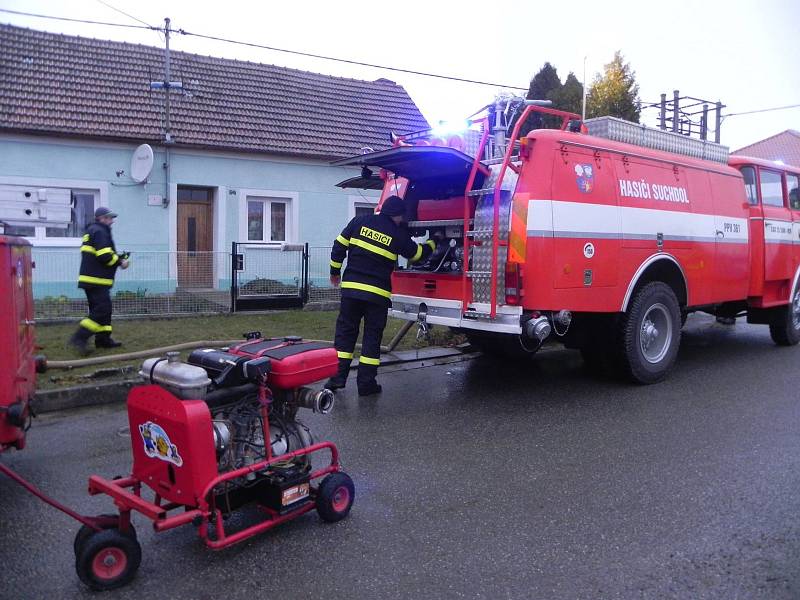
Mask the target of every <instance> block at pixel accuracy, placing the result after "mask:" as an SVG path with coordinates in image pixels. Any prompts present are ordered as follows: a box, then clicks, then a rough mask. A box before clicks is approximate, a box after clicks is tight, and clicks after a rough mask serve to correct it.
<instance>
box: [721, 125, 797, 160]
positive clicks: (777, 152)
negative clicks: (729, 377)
mask: <svg viewBox="0 0 800 600" xmlns="http://www.w3.org/2000/svg"><path fill="white" fill-rule="evenodd" d="M732 154H742V155H745V156H753V157H755V158H764V159H766V160H781V161H783V162H784V163H786V164H787V165H794V166H796V167H800V131H795V130H794V129H787V130H786V131H783V132H781V133H778V134H776V135H773V136H772V137H768V138H767V139H765V140H761V141H760V142H756V143H755V144H750V145H749V146H745V147H744V148H739V149H738V150H736V151H735V152H733V153H732Z"/></svg>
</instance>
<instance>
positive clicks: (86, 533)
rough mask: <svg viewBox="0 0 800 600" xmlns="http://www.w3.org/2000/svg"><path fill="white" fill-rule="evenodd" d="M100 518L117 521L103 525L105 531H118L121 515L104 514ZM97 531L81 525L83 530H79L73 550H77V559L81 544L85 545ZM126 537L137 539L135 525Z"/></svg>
mask: <svg viewBox="0 0 800 600" xmlns="http://www.w3.org/2000/svg"><path fill="white" fill-rule="evenodd" d="M98 517H104V518H105V517H107V518H108V519H114V520H115V522H114V523H113V524H112V523H111V522H109V523H108V524H107V525H103V529H116V528H117V524H116V523H117V521H118V520H119V515H110V514H104V515H98ZM95 531H96V530H95V529H92V528H91V527H88V526H87V525H81V528H80V529H79V530H78V533H76V534H75V542H74V543H73V548H74V550H75V556H76V557H77V556H78V548H80V546H81V544H83V542H84V541H85V540H86V538H88V537H89V536H90V535H92V534H93V533H94V532H95ZM126 535H128V536H129V537H131V538H133V539H134V540H135V539H136V529H134V528H133V524H131V526H130V529H128V531H127V533H126Z"/></svg>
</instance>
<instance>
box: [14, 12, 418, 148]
mask: <svg viewBox="0 0 800 600" xmlns="http://www.w3.org/2000/svg"><path fill="white" fill-rule="evenodd" d="M170 62H171V72H172V76H171V77H170V79H172V80H173V81H181V82H182V83H183V87H184V90H185V92H184V93H179V92H171V93H170V123H171V127H170V128H171V130H172V136H173V139H174V140H175V143H176V145H188V146H193V147H204V148H214V149H227V150H240V151H247V152H263V153H278V154H286V155H294V156H305V157H317V158H325V159H328V158H339V157H345V156H351V155H354V154H358V153H359V150H360V149H361V148H362V147H364V146H369V147H370V148H372V149H374V150H380V149H384V148H388V147H389V146H390V142H389V132H390V131H396V132H409V131H416V130H419V129H424V128H427V127H428V123H427V122H426V121H425V118H424V117H423V116H422V114H421V113H420V112H419V109H418V108H417V107H416V105H415V104H414V102H413V101H412V100H411V98H410V97H409V96H408V94H407V93H406V91H405V90H404V89H403V88H402V87H401V86H399V85H397V84H396V83H394V82H391V81H388V80H386V79H378V80H377V81H359V80H356V79H346V78H343V77H332V76H329V75H320V74H318V73H309V72H307V71H298V70H296V69H288V68H285V67H276V66H273V65H265V64H259V63H251V62H244V61H239V60H231V59H225V58H214V57H208V56H200V55H197V54H188V53H185V52H172V53H171V60H170ZM163 73H164V50H163V48H156V47H151V46H143V45H139V44H128V43H122V42H111V41H104V40H95V39H90V38H82V37H76V36H68V35H60V34H54V33H48V32H44V31H35V30H31V29H26V28H21V27H14V26H11V25H3V24H0V131H15V132H27V133H40V134H51V135H53V134H54V135H62V136H70V137H72V136H79V137H85V136H90V137H95V138H105V139H114V140H124V141H135V142H139V143H141V142H159V141H160V140H163V130H162V123H163V118H164V92H163V91H150V85H149V84H150V82H151V81H157V80H162V79H163Z"/></svg>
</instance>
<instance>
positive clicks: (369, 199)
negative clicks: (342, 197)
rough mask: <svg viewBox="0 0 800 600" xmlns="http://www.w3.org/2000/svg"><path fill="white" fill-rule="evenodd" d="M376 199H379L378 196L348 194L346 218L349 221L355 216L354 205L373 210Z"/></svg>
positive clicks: (376, 202)
mask: <svg viewBox="0 0 800 600" xmlns="http://www.w3.org/2000/svg"><path fill="white" fill-rule="evenodd" d="M378 200H380V196H348V197H347V202H348V207H347V220H348V221H349V220H350V219H352V218H353V217H355V216H356V207H358V208H371V209H373V210H375V207H376V206H377V205H378Z"/></svg>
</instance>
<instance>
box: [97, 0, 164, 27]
mask: <svg viewBox="0 0 800 600" xmlns="http://www.w3.org/2000/svg"><path fill="white" fill-rule="evenodd" d="M97 1H98V2H99V3H100V4H102V5H103V6H107V7H108V8H110V9H111V10H115V11H117V12H118V13H119V14H121V15H125V16H126V17H128V18H129V19H133V20H134V21H137V22H138V23H141V24H142V25H147V26H148V27H150V29H155V28H154V27H152V26H151V25H150V23H145V22H144V21H142V20H141V19H137V18H136V17H134V16H133V15H129V14H128V13H126V12H125V11H124V10H120V9H118V8H117V7H116V6H111V5H110V4H109V3H108V2H104V0H97Z"/></svg>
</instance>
